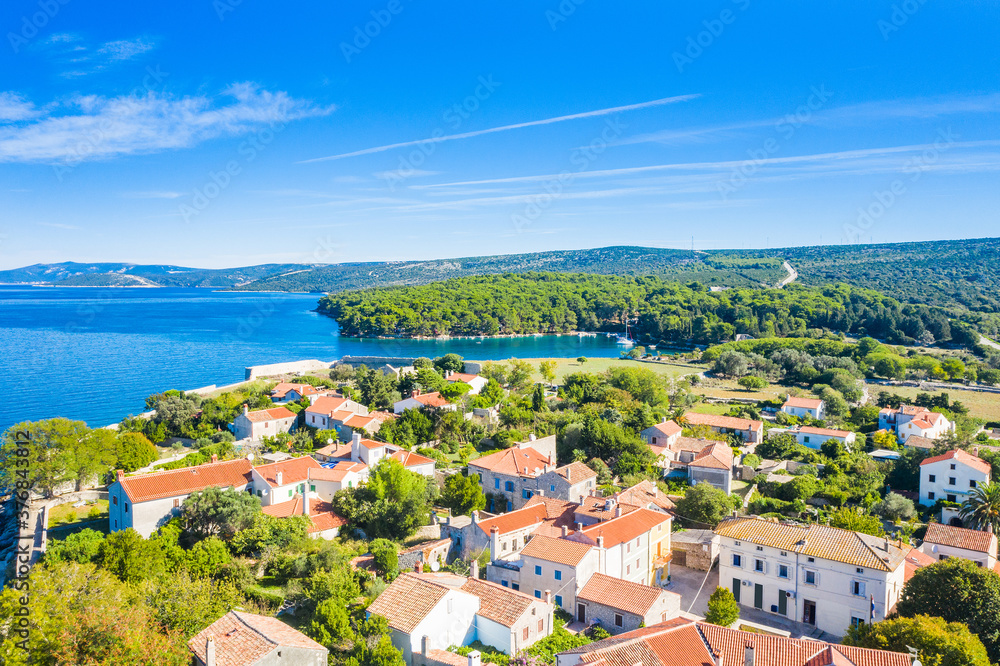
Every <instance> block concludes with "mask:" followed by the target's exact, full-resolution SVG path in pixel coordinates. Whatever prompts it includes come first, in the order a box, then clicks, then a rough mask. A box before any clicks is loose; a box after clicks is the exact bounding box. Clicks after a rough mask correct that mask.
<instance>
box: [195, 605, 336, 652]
mask: <svg viewBox="0 0 1000 666" xmlns="http://www.w3.org/2000/svg"><path fill="white" fill-rule="evenodd" d="M188 649H190V650H191V655H192V658H193V660H194V664H195V665H196V666H280V665H282V664H296V666H326V664H327V660H328V658H329V650H327V649H326V648H325V647H323V646H322V645H320V644H319V643H317V642H316V641H314V640H313V639H311V638H309V637H308V636H306V635H305V634H303V633H301V632H299V631H296V630H295V629H292V628H291V627H290V626H288V625H287V624H285V623H284V622H282V621H281V620H279V619H277V618H273V617H266V616H264V615H254V614H252V613H244V612H241V611H235V610H234V611H229V612H228V613H226V614H225V615H223V616H222V617H221V618H219V619H218V620H216V621H215V622H213V623H212V624H210V625H208V626H207V627H205V628H204V629H202V630H201V631H199V632H198V633H197V634H196V635H195V636H194V637H193V638H192V639H191V640H190V641H188Z"/></svg>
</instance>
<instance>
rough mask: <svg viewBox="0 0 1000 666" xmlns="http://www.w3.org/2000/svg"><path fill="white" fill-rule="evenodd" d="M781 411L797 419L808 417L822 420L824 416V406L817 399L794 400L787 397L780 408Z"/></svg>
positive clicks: (792, 397)
mask: <svg viewBox="0 0 1000 666" xmlns="http://www.w3.org/2000/svg"><path fill="white" fill-rule="evenodd" d="M781 411H783V412H784V413H786V414H788V415H790V416H797V417H799V418H802V417H803V416H808V417H809V418H813V419H819V420H822V419H823V418H824V417H825V416H826V405H825V404H824V402H823V401H822V400H820V399H819V398H796V397H794V396H788V399H787V400H785V404H783V405H782V406H781Z"/></svg>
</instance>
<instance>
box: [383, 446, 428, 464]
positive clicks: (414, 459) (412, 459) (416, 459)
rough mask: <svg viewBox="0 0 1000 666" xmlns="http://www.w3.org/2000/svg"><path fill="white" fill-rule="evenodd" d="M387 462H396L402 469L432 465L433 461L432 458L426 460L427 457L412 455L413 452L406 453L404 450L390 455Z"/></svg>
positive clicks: (417, 454)
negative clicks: (400, 464)
mask: <svg viewBox="0 0 1000 666" xmlns="http://www.w3.org/2000/svg"><path fill="white" fill-rule="evenodd" d="M389 460H397V461H399V462H400V463H402V464H403V467H417V466H419V465H428V464H430V465H433V464H434V460H433V459H432V458H428V457H427V456H422V455H420V454H419V453H414V452H413V451H407V450H405V449H400V450H399V451H396V452H395V453H393V454H392V455H390V456H389Z"/></svg>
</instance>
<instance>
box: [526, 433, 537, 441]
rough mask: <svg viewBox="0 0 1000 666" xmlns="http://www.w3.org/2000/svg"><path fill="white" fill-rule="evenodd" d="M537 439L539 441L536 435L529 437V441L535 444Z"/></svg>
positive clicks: (532, 434)
mask: <svg viewBox="0 0 1000 666" xmlns="http://www.w3.org/2000/svg"><path fill="white" fill-rule="evenodd" d="M536 439H538V437H536V436H535V433H531V434H530V435H528V441H529V442H533V441H535V440H536Z"/></svg>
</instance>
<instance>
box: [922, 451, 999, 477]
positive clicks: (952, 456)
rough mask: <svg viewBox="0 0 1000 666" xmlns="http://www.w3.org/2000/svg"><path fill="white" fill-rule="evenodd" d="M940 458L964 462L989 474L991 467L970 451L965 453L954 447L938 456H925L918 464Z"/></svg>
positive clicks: (932, 461) (928, 463) (939, 460)
mask: <svg viewBox="0 0 1000 666" xmlns="http://www.w3.org/2000/svg"><path fill="white" fill-rule="evenodd" d="M942 460H955V461H957V462H960V463H964V464H966V465H968V466H969V467H971V468H972V469H974V470H977V471H979V472H982V473H984V474H989V473H990V471H991V470H992V469H993V468H992V467H990V464H989V463H988V462H986V461H985V460H983V459H982V458H977V457H976V456H974V455H972V454H971V453H966V452H965V451H963V450H961V449H955V450H954V451H949V452H948V453H944V454H942V455H939V456H933V457H931V458H926V459H924V460H923V462H921V463H920V466H921V467H923V466H924V465H930V464H932V463H936V462H941V461H942Z"/></svg>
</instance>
